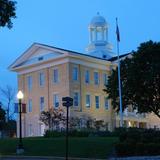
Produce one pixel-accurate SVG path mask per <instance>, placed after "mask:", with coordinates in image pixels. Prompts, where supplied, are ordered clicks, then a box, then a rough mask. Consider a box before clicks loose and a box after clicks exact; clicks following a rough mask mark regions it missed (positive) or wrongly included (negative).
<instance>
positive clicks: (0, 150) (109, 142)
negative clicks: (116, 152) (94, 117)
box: [0, 137, 118, 158]
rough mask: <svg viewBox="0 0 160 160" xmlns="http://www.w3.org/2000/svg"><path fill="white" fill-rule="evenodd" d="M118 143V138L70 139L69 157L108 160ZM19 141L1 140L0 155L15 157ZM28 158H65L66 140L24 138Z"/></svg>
mask: <svg viewBox="0 0 160 160" xmlns="http://www.w3.org/2000/svg"><path fill="white" fill-rule="evenodd" d="M117 141H118V138H116V137H87V138H78V137H77V138H69V156H70V157H84V158H88V157H90V158H106V157H107V156H108V155H109V154H110V153H111V151H112V148H113V145H114V143H115V142H117ZM17 144H18V140H17V139H1V140H0V155H15V152H16V146H17ZM23 144H24V148H25V153H24V155H26V156H60V157H63V156H65V138H43V137H40V138H24V139H23Z"/></svg>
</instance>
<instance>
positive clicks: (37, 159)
mask: <svg viewBox="0 0 160 160" xmlns="http://www.w3.org/2000/svg"><path fill="white" fill-rule="evenodd" d="M68 159H69V160H105V159H96V158H68ZM0 160H65V158H64V157H48V156H44V157H42V156H0Z"/></svg>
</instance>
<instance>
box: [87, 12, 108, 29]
mask: <svg viewBox="0 0 160 160" xmlns="http://www.w3.org/2000/svg"><path fill="white" fill-rule="evenodd" d="M105 25H107V22H106V20H105V18H104V17H102V16H100V15H99V13H97V15H96V16H95V17H93V19H92V20H91V22H90V26H92V27H96V26H105Z"/></svg>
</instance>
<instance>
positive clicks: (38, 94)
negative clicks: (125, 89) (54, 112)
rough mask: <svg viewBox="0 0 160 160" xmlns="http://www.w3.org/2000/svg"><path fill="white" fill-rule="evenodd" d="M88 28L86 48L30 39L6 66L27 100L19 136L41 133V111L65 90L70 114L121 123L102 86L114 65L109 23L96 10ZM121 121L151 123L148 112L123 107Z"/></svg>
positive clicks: (110, 125) (54, 104)
mask: <svg viewBox="0 0 160 160" xmlns="http://www.w3.org/2000/svg"><path fill="white" fill-rule="evenodd" d="M89 31H90V43H89V45H88V47H87V48H86V50H87V54H83V53H78V52H74V51H69V50H65V49H61V48H56V47H53V46H48V45H44V44H39V43H34V44H33V45H32V46H31V47H30V48H29V49H27V50H26V51H25V52H24V53H23V54H22V55H21V56H20V57H19V58H18V59H17V60H16V61H15V62H14V63H13V64H12V65H11V66H10V70H11V71H14V72H17V74H18V87H19V89H20V90H22V92H23V93H24V99H23V103H26V104H27V113H26V114H24V115H23V117H22V126H23V127H22V128H23V129H22V131H23V136H25V137H27V136H40V135H43V133H44V130H45V129H46V128H47V126H45V125H44V124H43V123H42V122H41V121H40V120H39V116H40V113H41V111H43V110H46V111H47V110H48V109H49V108H51V107H54V108H59V107H63V106H62V101H61V99H62V97H64V96H71V97H73V99H74V104H73V107H71V108H70V116H76V117H79V118H82V119H84V118H87V117H91V118H94V119H96V120H104V121H105V123H107V128H108V130H113V129H114V128H115V127H118V126H119V116H118V115H117V114H116V113H115V112H114V111H113V109H112V106H111V101H110V100H108V99H107V98H106V94H105V93H104V91H103V89H104V85H105V84H106V83H107V77H108V75H110V74H111V69H112V68H115V67H116V63H115V61H113V60H114V58H113V57H114V56H115V55H114V53H112V46H111V44H110V43H109V42H108V24H107V22H106V20H105V19H104V18H103V17H102V16H100V15H97V16H96V17H94V18H93V19H92V21H91V23H90V25H89ZM125 56H126V55H125ZM122 57H123V56H122ZM63 108H64V107H63ZM156 122H157V120H156ZM124 123H125V125H126V126H137V127H148V126H149V125H150V127H152V126H153V124H150V122H149V118H148V117H146V116H144V115H138V114H136V113H135V112H131V111H127V110H126V111H125V112H124ZM156 125H158V123H157V124H156Z"/></svg>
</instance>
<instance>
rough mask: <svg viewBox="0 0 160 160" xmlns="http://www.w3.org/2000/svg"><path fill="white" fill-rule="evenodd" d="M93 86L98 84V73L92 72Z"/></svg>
mask: <svg viewBox="0 0 160 160" xmlns="http://www.w3.org/2000/svg"><path fill="white" fill-rule="evenodd" d="M94 84H95V85H98V84H99V74H98V72H94Z"/></svg>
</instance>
